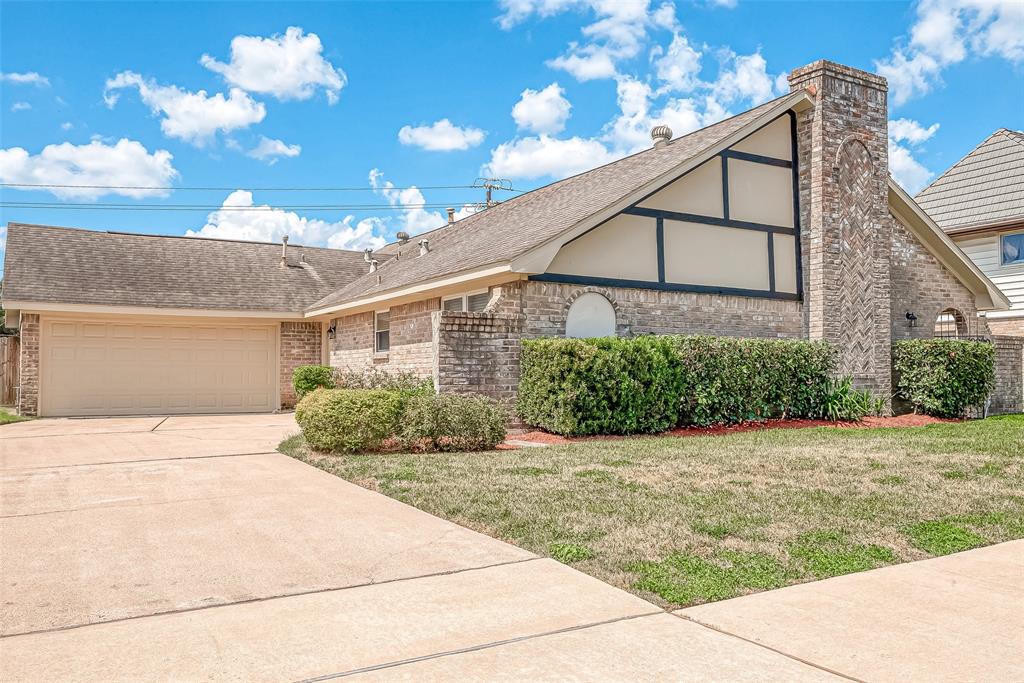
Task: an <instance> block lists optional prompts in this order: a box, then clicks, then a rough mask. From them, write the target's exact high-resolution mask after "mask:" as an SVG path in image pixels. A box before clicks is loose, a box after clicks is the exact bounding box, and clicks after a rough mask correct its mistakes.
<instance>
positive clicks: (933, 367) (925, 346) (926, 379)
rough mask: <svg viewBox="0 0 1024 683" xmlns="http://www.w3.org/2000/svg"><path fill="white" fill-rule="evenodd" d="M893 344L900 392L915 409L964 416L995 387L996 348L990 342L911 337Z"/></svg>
mask: <svg viewBox="0 0 1024 683" xmlns="http://www.w3.org/2000/svg"><path fill="white" fill-rule="evenodd" d="M892 346H893V353H892V356H893V368H894V369H895V371H896V392H897V393H896V395H897V396H898V397H899V398H902V399H903V400H905V401H908V402H909V403H910V404H911V405H912V406H913V407H914V412H921V413H925V414H928V415H935V416H937V417H962V416H963V415H964V413H965V411H966V410H967V409H968V408H973V407H978V406H981V405H983V404H984V403H985V399H986V398H988V396H989V394H991V393H992V390H993V388H994V387H995V348H994V347H993V346H992V344H990V343H988V342H983V341H966V340H959V339H910V340H905V341H897V342H894V343H893V345H892Z"/></svg>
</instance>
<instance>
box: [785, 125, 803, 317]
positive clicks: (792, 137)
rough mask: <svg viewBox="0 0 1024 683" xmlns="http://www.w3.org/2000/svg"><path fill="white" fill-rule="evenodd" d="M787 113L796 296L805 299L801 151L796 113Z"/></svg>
mask: <svg viewBox="0 0 1024 683" xmlns="http://www.w3.org/2000/svg"><path fill="white" fill-rule="evenodd" d="M786 113H787V114H789V144H790V150H791V151H790V156H792V157H793V242H794V244H795V248H796V295H797V296H798V297H799V298H801V299H803V296H804V266H803V258H802V249H801V246H800V157H799V153H800V150H799V145H798V144H797V139H796V112H795V111H793V110H792V109H790V110H789V111H788V112H786Z"/></svg>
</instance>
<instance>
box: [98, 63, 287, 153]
mask: <svg viewBox="0 0 1024 683" xmlns="http://www.w3.org/2000/svg"><path fill="white" fill-rule="evenodd" d="M125 88H138V90H139V97H140V98H142V101H143V103H144V104H145V105H146V106H148V107H149V108H150V111H152V112H153V114H162V115H163V118H162V119H161V120H160V129H161V130H163V132H164V134H165V135H167V136H169V137H174V138H180V139H182V140H185V141H186V142H190V143H192V144H194V145H197V146H200V147H201V146H203V145H205V144H207V143H208V142H210V140H211V139H212V138H213V137H214V136H215V135H216V134H217V132H218V131H220V132H222V133H228V132H230V131H233V130H237V129H239V128H247V127H249V126H251V125H252V124H254V123H259V122H260V121H262V120H263V118H264V117H265V116H266V115H267V110H266V107H264V106H263V103H262V102H257V101H255V100H253V99H252V98H251V97H249V96H248V95H247V94H246V93H245V92H244V91H242V90H241V89H239V88H232V89H231V91H230V93H229V95H228V97H224V95H223V93H216V94H215V95H212V96H211V95H207V94H206V91H205V90H200V91H198V92H189V91H187V90H182V89H181V88H179V87H178V86H176V85H159V84H158V83H156V81H154V80H153V79H145V78H143V77H142V76H140V75H139V74H137V73H135V72H133V71H122V72H121V73H119V74H117V76H115V77H114V78H111V79H108V80H107V83H106V87H105V89H104V92H103V99H104V100H105V101H106V103H107V106H109V107H113V106H114V105H115V104H117V101H118V99H119V98H120V96H121V93H120V92H119V91H120V90H123V89H125Z"/></svg>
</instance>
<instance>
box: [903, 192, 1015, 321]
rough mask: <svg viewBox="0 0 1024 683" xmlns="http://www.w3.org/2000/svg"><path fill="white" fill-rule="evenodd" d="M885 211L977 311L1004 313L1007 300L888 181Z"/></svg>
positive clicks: (936, 227)
mask: <svg viewBox="0 0 1024 683" xmlns="http://www.w3.org/2000/svg"><path fill="white" fill-rule="evenodd" d="M889 210H890V212H892V213H893V215H894V216H896V218H898V219H899V220H900V221H901V222H902V223H903V224H904V225H905V226H907V228H908V229H909V230H910V231H911V232H913V233H914V236H915V237H917V239H918V240H920V241H921V243H922V244H923V245H924V246H925V247H926V248H927V249H928V251H929V252H931V254H932V255H933V256H934V257H935V258H936V259H938V260H939V262H940V263H941V264H942V265H943V266H944V267H945V268H946V269H947V270H949V271H950V272H951V273H953V275H954V276H956V278H957V279H958V280H959V281H960V282H961V283H963V285H964V286H965V287H967V289H969V290H970V291H971V293H972V294H974V296H975V303H976V306H977V308H978V310H979V311H1006V310H1009V308H1010V300H1009V299H1007V298H1006V295H1005V294H1003V293H1002V292H1001V291H1000V290H999V288H998V287H997V286H996V285H995V283H993V282H992V280H990V279H989V278H988V277H987V276H986V275H985V274H984V273H982V272H981V269H980V268H978V266H977V265H975V263H974V262H973V261H971V259H970V258H968V257H967V255H966V254H964V252H963V251H962V250H961V249H960V247H958V246H957V245H956V243H955V242H954V241H953V239H952V238H951V237H950V236H949V235H947V234H946V233H945V232H943V231H942V229H941V228H940V227H939V226H938V225H937V224H936V223H935V221H933V220H932V219H931V217H930V216H929V215H928V214H927V213H926V212H925V211H924V209H922V208H921V207H920V206H919V205H918V204H917V202H916V201H914V199H913V197H911V196H910V195H909V194H907V192H906V191H905V190H904V189H903V188H902V187H900V186H899V184H898V183H897V182H896V181H894V180H893V179H892V178H889Z"/></svg>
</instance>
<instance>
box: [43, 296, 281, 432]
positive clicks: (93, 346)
mask: <svg viewBox="0 0 1024 683" xmlns="http://www.w3.org/2000/svg"><path fill="white" fill-rule="evenodd" d="M39 322H40V339H39V411H40V415H42V416H85V415H170V414H190V413H246V412H248V413H256V412H270V411H274V410H278V409H279V408H280V377H279V363H280V352H279V350H280V344H281V341H280V327H281V326H280V323H279V322H277V323H273V324H268V323H266V322H263V321H255V320H251V319H250V320H245V319H229V318H222V319H209V318H191V319H185V318H177V317H173V316H102V315H97V316H70V315H41V316H40V321H39Z"/></svg>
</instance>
